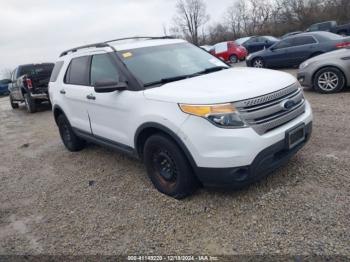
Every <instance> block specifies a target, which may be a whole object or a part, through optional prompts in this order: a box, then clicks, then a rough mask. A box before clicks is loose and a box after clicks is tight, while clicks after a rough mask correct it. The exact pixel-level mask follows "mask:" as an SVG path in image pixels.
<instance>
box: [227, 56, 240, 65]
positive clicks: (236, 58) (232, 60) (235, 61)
mask: <svg viewBox="0 0 350 262" xmlns="http://www.w3.org/2000/svg"><path fill="white" fill-rule="evenodd" d="M229 59H230V62H231V63H232V64H236V63H237V62H238V57H237V56H236V55H231V56H230V58H229Z"/></svg>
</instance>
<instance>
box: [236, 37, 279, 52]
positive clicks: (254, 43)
mask: <svg viewBox="0 0 350 262" xmlns="http://www.w3.org/2000/svg"><path fill="white" fill-rule="evenodd" d="M278 41H279V39H278V38H276V37H273V36H251V37H243V38H239V39H237V40H236V41H235V42H236V44H237V45H242V46H244V47H245V48H246V49H247V50H248V53H250V54H251V53H254V52H257V51H260V50H263V49H266V48H269V47H270V46H272V45H273V44H275V43H277V42H278Z"/></svg>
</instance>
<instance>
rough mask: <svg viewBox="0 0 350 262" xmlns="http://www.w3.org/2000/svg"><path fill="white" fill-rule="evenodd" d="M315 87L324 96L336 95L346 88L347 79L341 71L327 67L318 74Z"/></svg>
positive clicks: (315, 78)
mask: <svg viewBox="0 0 350 262" xmlns="http://www.w3.org/2000/svg"><path fill="white" fill-rule="evenodd" d="M313 86H314V89H315V90H316V91H317V92H319V93H322V94H331V93H336V92H339V91H341V90H342V89H343V88H344V86H345V77H344V75H343V73H342V72H341V71H340V70H339V69H337V68H334V67H327V68H324V69H321V70H320V71H318V72H317V73H316V75H315V77H314V84H313Z"/></svg>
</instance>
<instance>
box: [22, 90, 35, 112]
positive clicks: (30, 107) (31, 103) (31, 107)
mask: <svg viewBox="0 0 350 262" xmlns="http://www.w3.org/2000/svg"><path fill="white" fill-rule="evenodd" d="M24 102H25V104H26V108H27V112H28V113H31V114H32V113H35V112H36V103H35V100H34V99H33V98H32V97H31V96H30V94H28V93H25V94H24Z"/></svg>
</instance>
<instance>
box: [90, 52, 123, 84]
mask: <svg viewBox="0 0 350 262" xmlns="http://www.w3.org/2000/svg"><path fill="white" fill-rule="evenodd" d="M90 75H91V81H90V84H91V85H95V84H96V82H99V81H111V82H118V81H119V74H118V70H117V69H116V67H115V65H114V64H113V62H112V61H111V59H110V57H109V55H108V54H101V55H94V56H93V57H92V61H91V74H90Z"/></svg>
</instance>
